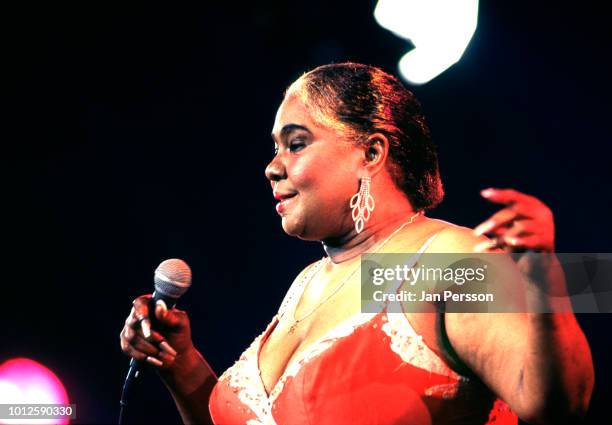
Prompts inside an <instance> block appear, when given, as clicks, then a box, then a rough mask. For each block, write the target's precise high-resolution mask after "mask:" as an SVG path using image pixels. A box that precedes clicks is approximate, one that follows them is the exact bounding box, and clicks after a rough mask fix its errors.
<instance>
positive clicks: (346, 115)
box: [285, 62, 444, 210]
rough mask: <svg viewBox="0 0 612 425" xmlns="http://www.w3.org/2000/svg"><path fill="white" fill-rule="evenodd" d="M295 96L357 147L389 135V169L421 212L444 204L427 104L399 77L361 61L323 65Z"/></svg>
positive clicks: (292, 90) (295, 85)
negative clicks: (423, 108) (375, 136)
mask: <svg viewBox="0 0 612 425" xmlns="http://www.w3.org/2000/svg"><path fill="white" fill-rule="evenodd" d="M293 93H296V94H298V96H300V97H301V98H302V100H303V101H304V103H305V104H306V105H307V107H308V108H309V109H310V110H311V112H312V113H313V115H314V116H315V119H317V120H318V121H319V122H321V123H323V124H326V125H328V126H331V127H335V128H337V129H338V131H340V132H343V133H344V134H345V135H346V136H348V137H349V138H350V139H352V140H354V141H355V142H357V143H364V142H365V141H366V140H367V137H368V136H370V135H372V134H374V133H381V134H384V135H385V136H386V137H387V139H388V140H389V145H390V146H389V157H390V161H388V165H387V170H388V171H389V173H390V175H391V177H392V178H393V180H394V182H395V183H396V185H397V186H398V187H399V188H400V189H401V190H402V191H403V192H404V193H405V194H406V195H407V196H408V199H409V200H410V203H411V204H412V206H413V208H414V209H415V210H423V209H428V208H433V207H435V206H436V205H438V204H439V203H440V201H442V197H443V196H444V190H443V188H442V181H441V179H440V171H439V167H438V155H437V153H436V147H435V145H434V144H433V142H432V140H431V136H430V132H429V128H428V126H427V124H426V122H425V117H424V116H423V112H422V111H421V105H420V103H419V101H418V100H417V99H416V97H415V96H414V94H412V92H410V91H409V90H408V89H406V87H404V85H403V84H402V83H401V82H400V81H399V80H398V79H397V78H395V77H394V76H392V75H389V74H387V73H386V72H384V71H382V70H381V69H379V68H376V67H374V66H369V65H362V64H358V63H351V62H346V63H338V64H330V65H323V66H320V67H318V68H315V69H313V70H312V71H310V72H307V73H305V74H304V75H302V76H301V77H300V78H299V79H298V80H296V81H295V82H294V83H293V84H292V85H291V86H290V87H289V89H287V92H286V93H285V96H287V95H289V94H293ZM389 157H388V158H389Z"/></svg>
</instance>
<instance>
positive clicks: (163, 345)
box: [159, 341, 177, 356]
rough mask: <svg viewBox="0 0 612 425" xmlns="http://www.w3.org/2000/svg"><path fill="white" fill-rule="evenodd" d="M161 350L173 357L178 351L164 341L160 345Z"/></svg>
mask: <svg viewBox="0 0 612 425" xmlns="http://www.w3.org/2000/svg"><path fill="white" fill-rule="evenodd" d="M159 348H161V349H162V351H164V352H166V353H168V354H170V355H172V356H176V354H177V353H176V350H175V349H174V348H172V346H171V345H170V344H168V341H162V342H161V343H160V344H159Z"/></svg>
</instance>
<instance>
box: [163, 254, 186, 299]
mask: <svg viewBox="0 0 612 425" xmlns="http://www.w3.org/2000/svg"><path fill="white" fill-rule="evenodd" d="M154 281H155V292H157V293H159V294H161V295H163V296H166V297H170V298H180V297H181V296H182V295H183V294H184V293H185V292H187V290H188V289H189V286H191V269H190V268H189V266H188V265H187V263H186V262H184V261H183V260H180V259H178V258H170V259H168V260H164V261H162V262H161V263H160V265H159V266H157V269H155V278H154Z"/></svg>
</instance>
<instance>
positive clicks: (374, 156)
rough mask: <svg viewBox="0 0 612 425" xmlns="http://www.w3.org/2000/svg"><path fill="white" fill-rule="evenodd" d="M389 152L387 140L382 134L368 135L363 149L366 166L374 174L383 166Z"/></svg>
mask: <svg viewBox="0 0 612 425" xmlns="http://www.w3.org/2000/svg"><path fill="white" fill-rule="evenodd" d="M388 153H389V140H388V139H387V137H386V136H385V135H384V134H381V133H374V134H372V135H371V136H369V137H368V140H367V141H366V149H365V161H366V164H365V165H366V167H367V168H369V169H370V172H369V174H370V175H374V174H376V173H378V171H379V170H380V169H381V168H382V167H383V166H384V164H385V161H386V159H387V155H388Z"/></svg>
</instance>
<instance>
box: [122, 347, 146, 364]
mask: <svg viewBox="0 0 612 425" xmlns="http://www.w3.org/2000/svg"><path fill="white" fill-rule="evenodd" d="M123 352H124V353H125V354H126V355H127V356H129V357H132V358H133V359H135V360H138V361H139V362H142V361H144V360H145V359H146V358H147V355H146V354H145V353H143V352H141V351H138V350H136V349H135V348H134V347H132V346H131V345H128V346H127V347H126V349H125V350H123Z"/></svg>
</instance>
